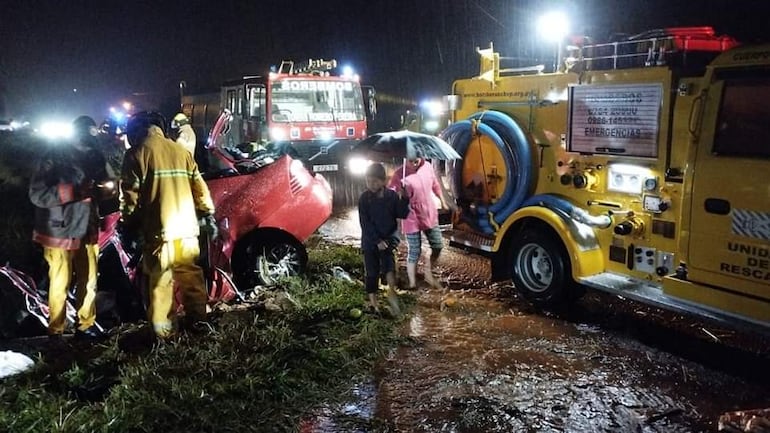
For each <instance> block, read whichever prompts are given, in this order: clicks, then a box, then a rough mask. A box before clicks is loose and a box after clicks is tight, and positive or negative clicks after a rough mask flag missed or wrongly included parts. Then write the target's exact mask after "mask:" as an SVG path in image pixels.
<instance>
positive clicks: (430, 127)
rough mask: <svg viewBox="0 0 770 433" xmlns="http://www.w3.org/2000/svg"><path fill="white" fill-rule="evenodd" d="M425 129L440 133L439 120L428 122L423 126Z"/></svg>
mask: <svg viewBox="0 0 770 433" xmlns="http://www.w3.org/2000/svg"><path fill="white" fill-rule="evenodd" d="M423 129H425V131H427V132H436V131H438V120H426V121H425V123H424V124H423Z"/></svg>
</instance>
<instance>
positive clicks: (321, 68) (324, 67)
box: [278, 59, 337, 75]
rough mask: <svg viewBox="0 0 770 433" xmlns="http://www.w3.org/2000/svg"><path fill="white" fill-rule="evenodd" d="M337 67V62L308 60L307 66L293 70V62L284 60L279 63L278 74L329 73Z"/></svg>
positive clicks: (332, 60)
mask: <svg viewBox="0 0 770 433" xmlns="http://www.w3.org/2000/svg"><path fill="white" fill-rule="evenodd" d="M336 67H337V60H335V59H331V60H324V59H315V60H314V59H308V61H307V65H305V66H303V67H301V68H297V69H294V62H293V61H291V60H284V61H282V62H281V67H280V68H279V69H278V72H279V73H281V74H289V75H294V74H312V73H321V72H325V71H330V70H332V69H334V68H336Z"/></svg>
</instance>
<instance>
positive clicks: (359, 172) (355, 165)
mask: <svg viewBox="0 0 770 433" xmlns="http://www.w3.org/2000/svg"><path fill="white" fill-rule="evenodd" d="M370 165H372V161H370V160H368V159H366V158H362V157H360V156H354V157H352V158H350V159H349V160H348V170H349V171H350V174H353V175H355V176H363V175H364V173H366V169H367V168H368V167H369V166H370Z"/></svg>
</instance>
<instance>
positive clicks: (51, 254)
mask: <svg viewBox="0 0 770 433" xmlns="http://www.w3.org/2000/svg"><path fill="white" fill-rule="evenodd" d="M98 256H99V245H97V244H87V243H85V242H83V243H81V245H80V248H79V249H77V250H65V249H63V248H53V247H43V257H44V258H45V261H46V262H48V279H49V281H50V282H49V287H48V308H49V317H48V333H49V334H61V333H63V332H64V328H66V326H67V309H66V308H67V291H68V290H69V288H70V283H71V282H72V272H73V271H74V272H75V287H76V292H75V299H76V300H77V305H76V308H77V314H78V317H77V320H78V329H79V330H81V331H83V330H86V329H88V328H90V327H91V326H93V324H94V322H96V278H97V269H96V262H97V257H98Z"/></svg>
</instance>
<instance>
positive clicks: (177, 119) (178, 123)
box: [171, 113, 190, 129]
mask: <svg viewBox="0 0 770 433" xmlns="http://www.w3.org/2000/svg"><path fill="white" fill-rule="evenodd" d="M189 124H190V119H189V118H188V117H187V116H186V115H185V114H184V113H177V114H176V115H175V116H174V118H173V119H171V129H179V128H181V127H182V125H189Z"/></svg>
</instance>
